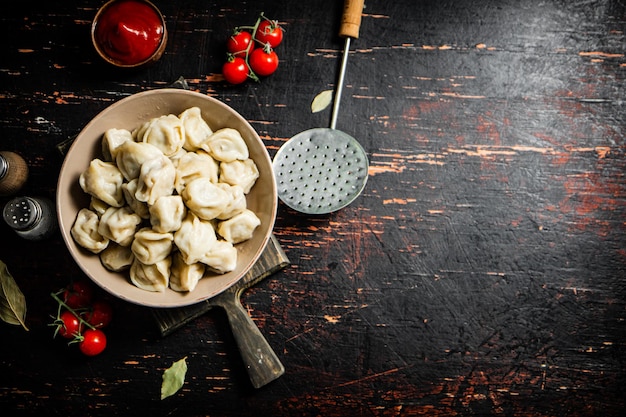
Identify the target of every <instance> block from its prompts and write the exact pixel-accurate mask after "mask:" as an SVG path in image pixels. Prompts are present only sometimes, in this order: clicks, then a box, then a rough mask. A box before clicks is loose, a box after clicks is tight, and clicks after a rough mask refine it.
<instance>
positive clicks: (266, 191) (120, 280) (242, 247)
mask: <svg viewBox="0 0 626 417" xmlns="http://www.w3.org/2000/svg"><path fill="white" fill-rule="evenodd" d="M194 106H197V107H199V108H200V109H201V111H202V116H203V117H204V119H205V120H206V122H207V123H208V124H209V126H210V127H211V128H212V129H213V130H214V131H215V130H217V129H220V128H224V127H231V128H235V129H237V130H239V132H240V133H241V135H242V137H243V138H244V140H245V141H246V144H247V145H248V148H249V151H250V157H251V158H252V159H253V160H254V162H255V163H256V165H257V167H258V169H259V178H258V180H257V182H256V184H255V185H254V187H253V188H252V190H251V191H250V193H249V194H248V195H247V204H248V208H249V209H251V210H252V211H254V212H255V213H256V215H257V216H258V217H259V218H260V219H261V225H260V226H259V227H257V229H256V230H255V231H254V235H253V237H252V238H251V239H250V240H248V241H246V242H242V243H240V244H238V245H236V247H237V249H238V258H237V267H236V268H235V270H234V271H232V272H229V273H226V274H223V275H217V274H207V276H206V277H205V278H202V279H201V280H200V281H199V282H198V285H197V286H196V288H195V289H194V290H193V291H191V292H187V293H185V292H176V291H173V290H171V289H169V288H168V289H167V290H166V291H165V292H162V293H160V292H151V291H146V290H143V289H140V288H137V287H136V286H134V285H133V284H132V283H131V282H130V279H129V276H128V271H126V272H120V273H115V272H111V271H109V270H107V269H105V268H104V267H103V266H102V264H101V263H100V258H99V256H98V255H95V254H93V253H91V252H89V251H87V250H85V249H83V248H81V247H80V246H78V245H77V244H76V243H75V242H74V240H73V238H72V236H71V235H70V229H71V227H72V225H73V223H74V220H75V219H76V214H77V213H78V211H79V210H80V209H81V208H85V207H89V201H90V197H89V196H88V195H87V194H86V193H85V192H84V191H83V190H82V189H81V188H80V185H79V183H78V178H79V176H80V174H81V173H82V172H83V171H84V170H85V169H87V167H88V166H89V163H90V161H91V160H92V159H94V158H96V157H100V156H101V140H102V135H103V134H104V132H105V131H106V130H107V129H109V128H118V129H119V128H124V129H128V130H133V129H134V128H136V127H138V126H139V125H141V124H142V123H143V122H145V121H148V120H150V119H152V118H154V117H159V116H162V115H165V114H176V115H177V114H180V113H181V112H182V111H184V110H186V109H188V108H190V107H194ZM56 205H57V212H58V219H59V227H60V230H61V234H62V236H63V239H64V241H65V244H66V245H67V248H68V249H69V251H70V253H71V255H72V257H73V258H74V260H75V261H76V263H77V264H78V266H79V267H80V268H81V269H82V271H83V272H84V273H85V274H86V275H87V276H89V277H90V278H91V279H92V280H93V281H94V282H95V283H97V284H98V285H99V286H100V287H102V288H104V289H105V290H106V291H108V292H109V293H111V294H113V295H115V296H117V297H119V298H121V299H124V300H127V301H129V302H132V303H136V304H140V305H145V306H151V307H180V306H184V305H190V304H194V303H197V302H200V301H203V300H206V299H208V298H211V297H213V296H215V295H217V294H219V293H221V292H222V291H224V290H226V289H227V288H229V287H230V286H232V285H233V284H235V283H236V282H237V281H238V280H240V279H241V278H242V277H243V276H244V275H245V274H246V272H248V270H249V269H250V268H252V266H253V265H254V263H255V262H256V261H257V260H258V258H259V257H260V255H261V253H262V252H263V250H264V248H265V246H266V245H267V242H268V239H269V238H270V235H271V233H272V229H273V227H274V221H275V218H276V209H277V192H276V183H275V180H274V173H273V170H272V163H271V159H270V156H269V154H268V152H267V149H266V148H265V145H264V144H263V141H262V140H261V138H260V137H259V135H258V134H257V133H256V131H255V130H254V129H253V128H252V126H251V125H250V124H249V123H248V122H247V121H246V120H245V119H244V118H243V117H242V116H241V115H240V114H238V113H237V112H236V111H235V110H233V109H232V108H231V107H229V106H227V105H226V104H224V103H222V102H221V101H219V100H216V99H214V98H211V97H209V96H206V95H204V94H200V93H196V92H191V91H187V90H180V89H159V90H152V91H146V92H141V93H137V94H134V95H132V96H129V97H126V98H124V99H122V100H120V101H118V102H116V103H114V104H112V105H111V106H109V107H108V108H106V109H105V110H103V111H102V112H101V113H100V114H98V115H97V116H96V117H95V118H94V119H93V120H91V121H90V122H89V123H88V124H87V125H86V126H85V127H84V129H83V130H82V131H81V132H80V134H79V135H78V136H77V137H76V140H75V141H74V143H73V144H72V146H71V147H70V149H69V151H68V153H67V155H66V157H65V161H64V162H63V165H62V167H61V172H60V175H59V180H58V188H57V198H56Z"/></svg>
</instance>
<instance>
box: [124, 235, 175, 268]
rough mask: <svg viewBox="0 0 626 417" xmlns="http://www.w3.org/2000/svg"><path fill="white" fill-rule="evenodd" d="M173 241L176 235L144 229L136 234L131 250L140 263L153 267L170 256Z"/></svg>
mask: <svg viewBox="0 0 626 417" xmlns="http://www.w3.org/2000/svg"><path fill="white" fill-rule="evenodd" d="M173 241H174V235H172V234H171V233H160V232H156V231H154V230H152V229H151V228H149V227H144V228H142V229H139V231H137V233H135V239H134V240H133V243H132V245H131V246H130V249H131V250H132V251H133V255H135V259H138V260H139V262H141V263H142V264H147V265H152V264H155V263H157V262H160V261H162V260H163V259H165V258H167V257H168V256H169V255H170V253H171V252H172V242H173Z"/></svg>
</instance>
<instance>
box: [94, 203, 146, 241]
mask: <svg viewBox="0 0 626 417" xmlns="http://www.w3.org/2000/svg"><path fill="white" fill-rule="evenodd" d="M140 223H141V217H139V216H138V215H137V214H136V213H134V212H133V211H132V210H131V208H130V207H128V206H124V207H119V208H118V207H110V208H108V209H107V210H106V211H105V212H104V214H103V215H102V217H101V218H100V224H99V225H98V233H100V234H101V235H102V236H104V237H106V238H108V239H110V240H112V241H113V242H115V243H117V244H118V245H121V246H129V245H130V244H131V243H132V241H133V236H134V235H135V232H136V230H137V226H138V225H139V224H140Z"/></svg>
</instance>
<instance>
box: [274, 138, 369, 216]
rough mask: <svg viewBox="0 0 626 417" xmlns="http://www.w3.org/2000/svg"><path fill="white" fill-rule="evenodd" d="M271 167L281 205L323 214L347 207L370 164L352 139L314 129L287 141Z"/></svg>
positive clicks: (308, 212)
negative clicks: (272, 167)
mask: <svg viewBox="0 0 626 417" xmlns="http://www.w3.org/2000/svg"><path fill="white" fill-rule="evenodd" d="M273 165H274V173H275V176H276V184H277V189H278V197H279V198H280V199H281V201H282V202H283V203H285V204H286V205H287V206H289V207H291V208H292V209H294V210H297V211H299V212H301V213H307V214H326V213H331V212H334V211H337V210H339V209H341V208H344V207H346V206H347V205H349V204H350V203H352V202H353V201H354V200H355V199H356V198H357V197H358V196H359V195H360V194H361V192H362V191H363V188H365V184H366V182H367V175H368V167H369V162H368V159H367V155H366V153H365V150H364V149H363V147H362V146H361V145H360V144H359V142H357V141H356V139H354V138H353V137H352V136H350V135H348V134H347V133H344V132H342V131H340V130H335V129H329V128H316V129H309V130H305V131H304V132H301V133H298V134H297V135H295V136H294V137H292V138H291V139H289V140H288V141H287V142H286V143H285V144H284V145H283V146H282V147H281V148H280V149H279V150H278V152H277V153H276V155H275V157H274V161H273Z"/></svg>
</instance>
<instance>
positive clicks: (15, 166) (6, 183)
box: [0, 151, 28, 197]
mask: <svg viewBox="0 0 626 417" xmlns="http://www.w3.org/2000/svg"><path fill="white" fill-rule="evenodd" d="M27 179H28V165H27V164H26V161H24V158H22V157H21V156H20V155H18V154H16V153H15V152H10V151H0V196H3V197H4V196H9V195H12V194H15V193H16V192H17V191H19V190H20V188H22V186H23V185H24V183H25V182H26V180H27Z"/></svg>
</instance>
